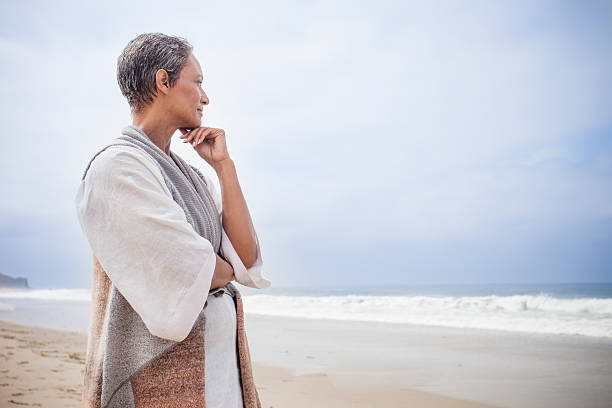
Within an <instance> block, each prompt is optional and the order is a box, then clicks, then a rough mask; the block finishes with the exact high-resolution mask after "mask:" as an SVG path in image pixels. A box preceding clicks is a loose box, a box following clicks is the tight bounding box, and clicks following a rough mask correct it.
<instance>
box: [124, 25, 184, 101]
mask: <svg viewBox="0 0 612 408" xmlns="http://www.w3.org/2000/svg"><path fill="white" fill-rule="evenodd" d="M192 50H193V46H192V45H191V44H189V42H187V40H185V39H184V38H181V37H173V36H169V35H165V34H162V33H148V34H141V35H139V36H138V37H136V38H134V39H133V40H132V41H130V42H129V43H128V45H127V46H126V47H125V49H124V50H123V52H122V53H121V55H120V56H119V58H118V59H117V81H118V82H119V88H121V93H122V94H123V96H125V97H126V98H127V100H128V103H129V104H130V108H131V109H132V112H139V111H141V110H142V109H143V108H144V107H145V106H147V105H148V104H150V103H152V102H153V98H154V97H155V96H156V95H157V92H156V90H157V87H156V84H155V73H156V72H157V70H158V69H165V70H166V72H168V77H169V82H170V83H169V86H170V87H172V86H174V83H175V82H176V80H177V79H178V77H179V74H180V72H181V69H183V67H184V66H185V64H186V63H187V59H188V58H189V55H190V54H191V51H192Z"/></svg>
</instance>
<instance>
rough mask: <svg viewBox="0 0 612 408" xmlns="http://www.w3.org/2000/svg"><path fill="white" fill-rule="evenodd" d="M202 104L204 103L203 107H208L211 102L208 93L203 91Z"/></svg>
mask: <svg viewBox="0 0 612 408" xmlns="http://www.w3.org/2000/svg"><path fill="white" fill-rule="evenodd" d="M200 103H202V105H208V104H209V103H210V100H209V99H208V95H206V92H204V91H202V96H201V97H200Z"/></svg>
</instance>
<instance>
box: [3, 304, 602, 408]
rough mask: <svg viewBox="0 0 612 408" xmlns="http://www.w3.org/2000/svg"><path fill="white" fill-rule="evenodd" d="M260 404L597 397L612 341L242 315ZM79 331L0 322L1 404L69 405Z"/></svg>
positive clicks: (571, 402)
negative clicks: (244, 317)
mask: <svg viewBox="0 0 612 408" xmlns="http://www.w3.org/2000/svg"><path fill="white" fill-rule="evenodd" d="M246 325H247V333H248V338H249V344H250V348H251V354H252V359H253V361H254V376H255V382H256V384H257V388H258V391H259V395H260V399H261V402H262V407H276V408H278V407H313V406H316V407H381V406H384V407H406V406H418V407H466V408H467V407H494V406H499V407H546V406H555V407H575V406H581V407H607V406H609V401H611V400H612V391H611V390H610V387H609V384H611V383H612V341H611V340H610V339H605V338H590V337H586V336H560V335H541V334H525V333H511V332H502V331H494V330H477V329H468V330H463V329H455V328H445V327H435V326H419V325H397V324H395V325H394V324H384V323H372V322H350V321H332V320H322V319H299V318H286V317H278V316H261V315H254V314H250V315H249V314H247V315H246ZM86 343H87V338H86V334H85V333H83V332H81V331H64V330H55V329H48V328H41V327H35V326H24V325H21V324H15V323H11V322H7V321H0V361H2V365H1V366H2V368H1V369H0V375H1V376H0V378H1V379H0V406H2V407H4V406H6V407H13V406H14V407H18V406H33V407H34V406H40V407H77V406H79V403H80V392H81V389H82V388H81V383H82V376H83V368H84V356H85V348H86Z"/></svg>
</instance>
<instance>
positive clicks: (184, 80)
mask: <svg viewBox="0 0 612 408" xmlns="http://www.w3.org/2000/svg"><path fill="white" fill-rule="evenodd" d="M202 80H203V76H202V69H201V68H200V63H199V62H198V60H197V59H196V58H195V57H194V56H193V54H192V55H190V56H189V58H188V59H187V64H186V65H185V66H184V67H183V69H182V70H181V72H180V74H179V78H178V79H177V81H176V82H175V84H174V86H173V87H172V88H170V91H169V92H168V96H169V102H170V103H169V105H168V109H169V110H170V111H171V113H172V116H173V120H176V122H177V125H178V127H179V128H186V129H193V128H197V127H199V126H201V124H202V116H203V114H204V112H203V107H204V105H208V103H209V102H210V101H209V100H208V96H206V92H204V89H203V88H202Z"/></svg>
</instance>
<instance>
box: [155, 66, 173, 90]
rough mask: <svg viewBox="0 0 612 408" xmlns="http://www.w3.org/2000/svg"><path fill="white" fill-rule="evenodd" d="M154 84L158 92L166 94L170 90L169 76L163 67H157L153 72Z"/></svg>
mask: <svg viewBox="0 0 612 408" xmlns="http://www.w3.org/2000/svg"><path fill="white" fill-rule="evenodd" d="M155 85H156V86H157V90H158V91H159V92H162V93H164V94H167V93H168V92H169V91H170V77H169V76H168V73H167V72H166V70H165V69H158V70H157V72H156V73H155Z"/></svg>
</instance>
